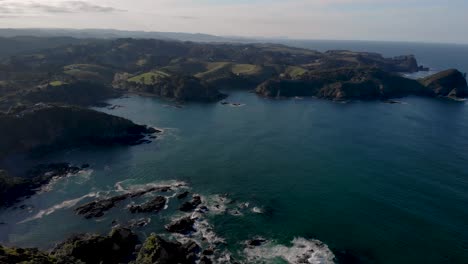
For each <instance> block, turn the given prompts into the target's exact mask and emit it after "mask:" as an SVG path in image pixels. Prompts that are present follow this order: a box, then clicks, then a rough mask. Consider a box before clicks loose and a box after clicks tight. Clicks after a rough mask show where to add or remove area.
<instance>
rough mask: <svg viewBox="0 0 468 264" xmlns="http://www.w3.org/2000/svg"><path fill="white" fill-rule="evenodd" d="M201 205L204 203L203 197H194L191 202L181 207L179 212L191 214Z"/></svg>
mask: <svg viewBox="0 0 468 264" xmlns="http://www.w3.org/2000/svg"><path fill="white" fill-rule="evenodd" d="M201 203H202V201H201V197H200V196H198V195H194V196H193V197H192V200H191V201H189V202H185V203H183V204H182V205H181V206H180V208H179V210H181V211H183V212H190V211H193V210H194V209H195V208H197V206H199V205H200V204H201Z"/></svg>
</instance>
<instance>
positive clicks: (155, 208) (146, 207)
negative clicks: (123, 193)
mask: <svg viewBox="0 0 468 264" xmlns="http://www.w3.org/2000/svg"><path fill="white" fill-rule="evenodd" d="M166 202H167V199H166V198H165V197H163V196H157V197H156V198H154V199H152V200H151V201H149V202H147V203H144V204H142V205H133V206H131V207H130V212H132V213H150V212H154V213H157V212H159V211H161V210H162V209H164V206H165V205H166Z"/></svg>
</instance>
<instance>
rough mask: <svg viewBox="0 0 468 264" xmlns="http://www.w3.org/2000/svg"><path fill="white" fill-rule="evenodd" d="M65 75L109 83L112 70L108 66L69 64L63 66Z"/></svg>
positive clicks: (112, 74)
mask: <svg viewBox="0 0 468 264" xmlns="http://www.w3.org/2000/svg"><path fill="white" fill-rule="evenodd" d="M63 73H64V74H65V75H66V76H67V77H71V78H73V79H76V80H82V81H93V82H98V83H109V82H111V81H112V80H113V78H114V71H113V70H112V69H110V68H107V67H104V66H100V65H95V64H71V65H67V66H65V67H63Z"/></svg>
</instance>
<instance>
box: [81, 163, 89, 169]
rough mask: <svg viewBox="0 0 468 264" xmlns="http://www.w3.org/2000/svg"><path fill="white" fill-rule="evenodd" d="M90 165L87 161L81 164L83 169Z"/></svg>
mask: <svg viewBox="0 0 468 264" xmlns="http://www.w3.org/2000/svg"><path fill="white" fill-rule="evenodd" d="M89 167H90V165H89V164H88V163H85V164H83V165H81V168H82V169H87V168H89Z"/></svg>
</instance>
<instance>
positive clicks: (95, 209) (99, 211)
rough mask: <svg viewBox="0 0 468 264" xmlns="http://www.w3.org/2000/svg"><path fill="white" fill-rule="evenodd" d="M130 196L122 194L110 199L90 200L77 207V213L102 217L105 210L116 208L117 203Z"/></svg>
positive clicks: (91, 216) (86, 216) (87, 216)
mask: <svg viewBox="0 0 468 264" xmlns="http://www.w3.org/2000/svg"><path fill="white" fill-rule="evenodd" d="M128 197H130V194H122V195H118V196H114V197H111V198H108V199H101V200H96V201H92V202H89V203H87V204H84V205H82V206H79V207H78V208H76V209H75V212H76V214H78V215H83V216H84V217H85V218H86V219H89V218H95V217H101V216H103V215H104V213H105V212H107V211H108V210H110V209H112V208H114V207H115V206H116V205H117V203H119V202H122V201H123V200H125V199H127V198H128Z"/></svg>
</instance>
